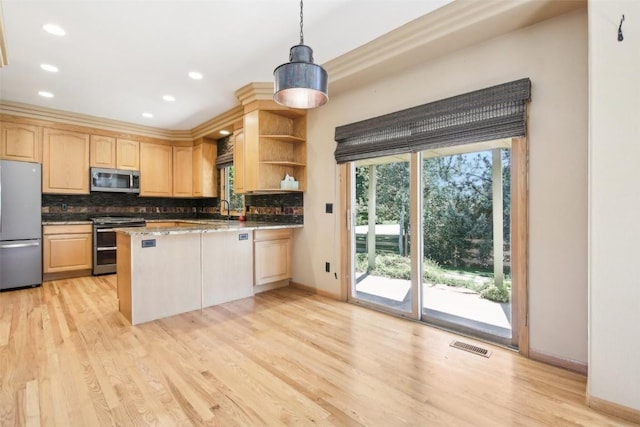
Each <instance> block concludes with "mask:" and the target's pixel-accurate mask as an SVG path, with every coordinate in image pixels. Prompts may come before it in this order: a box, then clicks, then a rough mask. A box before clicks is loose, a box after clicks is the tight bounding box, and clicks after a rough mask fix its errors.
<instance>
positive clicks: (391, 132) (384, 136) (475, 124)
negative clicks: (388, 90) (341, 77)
mask: <svg viewBox="0 0 640 427" xmlns="http://www.w3.org/2000/svg"><path fill="white" fill-rule="evenodd" d="M530 97H531V81H530V80H529V79H528V78H526V79H521V80H516V81H513V82H509V83H504V84H501V85H498V86H493V87H489V88H486V89H481V90H477V91H474V92H469V93H466V94H463V95H458V96H454V97H451V98H446V99H443V100H440V101H435V102H431V103H428V104H424V105H420V106H417V107H413V108H408V109H406V110H401V111H397V112H395V113H390V114H385V115H383V116H379V117H375V118H372V119H367V120H363V121H360V122H356V123H352V124H349V125H344V126H339V127H337V128H336V131H335V140H336V142H337V143H338V146H337V148H336V151H335V158H336V161H337V162H338V163H345V162H350V161H354V160H362V159H369V158H373V157H383V156H388V155H392V154H401V153H409V152H417V151H421V150H426V149H430V148H439V147H446V146H451V145H459V144H469V143H472V142H480V141H490V140H493V139H500V138H510V137H518V136H525V135H526V104H527V101H528V100H529V99H530Z"/></svg>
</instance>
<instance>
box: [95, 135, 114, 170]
mask: <svg viewBox="0 0 640 427" xmlns="http://www.w3.org/2000/svg"><path fill="white" fill-rule="evenodd" d="M89 164H90V165H91V167H92V168H111V169H113V168H115V167H116V139H115V138H112V137H109V136H102V135H91V155H90V161H89Z"/></svg>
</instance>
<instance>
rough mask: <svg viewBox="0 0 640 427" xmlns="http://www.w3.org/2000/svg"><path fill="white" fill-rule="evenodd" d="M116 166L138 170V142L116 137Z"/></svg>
mask: <svg viewBox="0 0 640 427" xmlns="http://www.w3.org/2000/svg"><path fill="white" fill-rule="evenodd" d="M116 168H118V169H126V170H132V171H137V170H140V142H138V141H133V140H130V139H122V138H118V141H117V142H116Z"/></svg>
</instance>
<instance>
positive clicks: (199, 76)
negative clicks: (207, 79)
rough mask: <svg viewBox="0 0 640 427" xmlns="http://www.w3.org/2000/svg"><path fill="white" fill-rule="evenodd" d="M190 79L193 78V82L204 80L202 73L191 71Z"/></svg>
mask: <svg viewBox="0 0 640 427" xmlns="http://www.w3.org/2000/svg"><path fill="white" fill-rule="evenodd" d="M189 77H191V78H192V79H193V80H202V77H203V76H202V73H199V72H197V71H190V72H189Z"/></svg>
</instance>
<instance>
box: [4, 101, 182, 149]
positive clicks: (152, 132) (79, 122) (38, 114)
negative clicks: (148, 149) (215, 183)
mask: <svg viewBox="0 0 640 427" xmlns="http://www.w3.org/2000/svg"><path fill="white" fill-rule="evenodd" d="M0 114H7V115H14V116H19V117H26V118H30V119H35V120H41V121H45V122H55V123H65V124H69V125H76V126H85V127H90V128H95V129H102V130H106V131H111V132H120V133H122V132H126V133H131V134H135V135H140V136H146V137H150V138H158V139H166V140H171V141H191V140H192V139H193V138H192V136H191V131H188V130H186V131H185V130H178V131H176V130H166V129H160V128H154V127H151V126H142V125H136V124H133V123H127V122H122V121H118V120H111V119H104V118H101V117H96V116H89V115H86V114H79V113H72V112H69V111H62V110H56V109H53V108H45V107H39V106H35V105H29V104H21V103H18V102H7V101H2V102H0Z"/></svg>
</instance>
